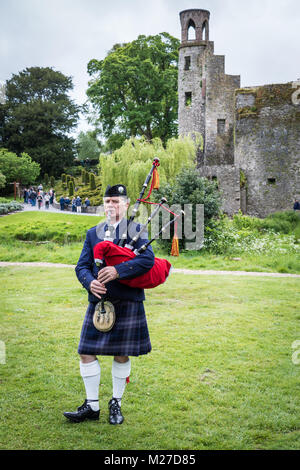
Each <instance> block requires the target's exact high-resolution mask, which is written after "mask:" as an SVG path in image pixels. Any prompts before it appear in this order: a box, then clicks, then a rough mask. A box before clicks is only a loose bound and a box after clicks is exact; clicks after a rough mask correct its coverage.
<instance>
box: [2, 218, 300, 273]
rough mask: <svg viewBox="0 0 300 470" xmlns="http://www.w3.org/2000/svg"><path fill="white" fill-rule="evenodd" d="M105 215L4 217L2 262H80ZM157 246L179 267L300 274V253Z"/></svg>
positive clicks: (163, 255) (157, 251) (156, 248)
mask: <svg viewBox="0 0 300 470" xmlns="http://www.w3.org/2000/svg"><path fill="white" fill-rule="evenodd" d="M101 220H102V219H101V218H98V217H91V216H84V215H81V216H77V215H74V214H70V213H69V214H67V213H65V214H58V213H46V212H20V213H15V214H10V215H8V216H5V217H0V261H23V262H24V261H26V262H30V261H45V262H52V263H64V264H76V263H77V261H78V258H79V255H80V253H81V250H82V245H83V241H84V239H85V234H86V231H87V230H88V229H89V228H91V227H93V226H95V225H97V223H98V222H99V221H101ZM153 248H154V250H155V253H156V255H157V256H158V257H163V258H167V259H169V261H170V262H171V263H172V265H173V266H174V267H175V268H186V269H204V270H209V269H213V270H225V271H260V272H264V271H265V272H280V273H293V274H298V273H300V255H299V254H295V253H293V254H286V253H283V254H280V253H277V252H276V253H273V252H266V253H260V254H250V253H241V254H240V255H238V256H234V257H233V256H224V255H214V254H210V253H207V252H204V251H200V252H185V253H181V254H180V256H179V257H178V258H174V257H171V256H169V255H168V253H166V252H164V251H161V250H159V249H158V247H157V245H156V244H155V242H154V243H153Z"/></svg>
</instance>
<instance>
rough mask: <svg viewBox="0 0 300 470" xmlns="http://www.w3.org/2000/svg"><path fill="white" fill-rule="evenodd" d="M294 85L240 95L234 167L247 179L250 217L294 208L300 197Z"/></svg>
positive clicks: (299, 128)
mask: <svg viewBox="0 0 300 470" xmlns="http://www.w3.org/2000/svg"><path fill="white" fill-rule="evenodd" d="M293 92H294V90H293V88H292V84H291V83H288V84H281V85H266V86H263V87H255V88H246V89H241V90H237V91H236V123H235V165H236V166H237V167H239V168H240V169H241V171H242V172H243V174H244V175H245V177H246V180H247V181H246V188H247V198H246V206H247V209H246V210H247V214H249V215H253V216H258V217H266V216H267V215H268V214H270V213H272V212H276V211H283V210H291V209H292V208H293V202H294V198H295V197H298V198H299V196H300V110H299V106H295V105H294V104H293V103H292V100H291V95H292V93H293Z"/></svg>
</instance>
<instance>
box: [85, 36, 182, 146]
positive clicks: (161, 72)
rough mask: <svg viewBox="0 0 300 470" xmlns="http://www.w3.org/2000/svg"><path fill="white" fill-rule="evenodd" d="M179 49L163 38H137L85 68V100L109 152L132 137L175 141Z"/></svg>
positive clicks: (177, 45) (172, 38)
mask: <svg viewBox="0 0 300 470" xmlns="http://www.w3.org/2000/svg"><path fill="white" fill-rule="evenodd" d="M179 45H180V42H179V40H178V39H176V38H174V37H172V36H171V35H170V34H168V33H161V34H158V35H156V36H147V37H146V36H143V35H141V36H139V37H138V38H137V39H136V40H135V41H132V42H130V43H127V44H117V45H115V46H114V47H113V48H112V50H111V51H110V52H109V53H108V55H107V56H106V58H105V59H104V60H96V59H93V60H91V61H90V62H89V64H88V73H89V74H90V75H91V77H92V79H91V81H90V82H89V88H88V90H87V95H88V97H89V99H90V101H91V103H92V105H93V106H94V109H95V111H96V113H97V115H98V118H99V119H98V121H99V123H100V124H101V126H102V131H103V134H104V137H106V138H107V139H108V141H109V142H110V143H111V144H112V145H111V147H112V148H118V147H120V144H121V143H122V141H124V140H125V139H126V138H130V137H132V136H134V137H136V136H144V137H145V138H146V139H147V140H148V141H151V140H152V139H153V138H155V137H159V138H160V139H161V140H162V141H163V142H164V143H165V142H166V141H167V140H168V139H169V138H171V137H174V136H177V76H178V48H179ZM113 146H115V147H113Z"/></svg>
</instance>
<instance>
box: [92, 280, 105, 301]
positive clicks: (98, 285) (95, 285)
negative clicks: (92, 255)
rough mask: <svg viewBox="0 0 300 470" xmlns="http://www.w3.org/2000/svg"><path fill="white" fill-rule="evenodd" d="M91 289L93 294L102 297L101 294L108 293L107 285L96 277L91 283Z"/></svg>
mask: <svg viewBox="0 0 300 470" xmlns="http://www.w3.org/2000/svg"><path fill="white" fill-rule="evenodd" d="M90 291H91V293H92V294H93V295H95V296H96V297H98V299H101V296H100V294H106V291H107V289H106V287H105V285H104V284H103V283H102V282H99V281H97V280H96V279H95V280H94V281H92V282H91V283H90Z"/></svg>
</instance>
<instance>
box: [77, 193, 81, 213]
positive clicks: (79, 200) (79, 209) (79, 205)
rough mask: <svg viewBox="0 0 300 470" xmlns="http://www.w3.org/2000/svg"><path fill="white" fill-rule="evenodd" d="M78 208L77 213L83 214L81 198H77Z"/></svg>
mask: <svg viewBox="0 0 300 470" xmlns="http://www.w3.org/2000/svg"><path fill="white" fill-rule="evenodd" d="M76 207H77V212H78V213H81V199H80V197H79V196H77V198H76Z"/></svg>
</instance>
